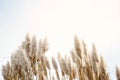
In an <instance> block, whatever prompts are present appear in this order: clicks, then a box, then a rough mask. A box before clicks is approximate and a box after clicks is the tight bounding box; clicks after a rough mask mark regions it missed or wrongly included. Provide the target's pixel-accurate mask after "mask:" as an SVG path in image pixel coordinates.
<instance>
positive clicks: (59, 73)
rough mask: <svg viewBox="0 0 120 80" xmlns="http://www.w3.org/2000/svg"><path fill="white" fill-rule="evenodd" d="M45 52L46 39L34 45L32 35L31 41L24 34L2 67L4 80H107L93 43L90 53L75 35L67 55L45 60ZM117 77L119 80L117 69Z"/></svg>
mask: <svg viewBox="0 0 120 80" xmlns="http://www.w3.org/2000/svg"><path fill="white" fill-rule="evenodd" d="M48 49H49V47H48V41H47V39H46V38H45V39H44V40H40V41H39V43H37V41H36V37H35V36H33V37H32V38H30V36H29V35H28V34H27V35H26V37H25V41H23V42H22V44H21V46H20V47H19V48H18V50H16V52H15V53H13V54H12V55H11V60H10V61H8V62H7V64H6V65H3V66H2V75H3V78H4V80H110V75H109V72H108V71H107V69H106V63H105V61H104V59H103V57H102V56H100V55H98V54H97V50H96V47H95V45H94V44H93V45H92V52H91V53H90V52H89V51H88V50H87V45H86V43H85V42H84V41H83V40H81V41H79V39H78V37H77V36H75V37H74V48H73V49H71V51H70V55H69V56H68V55H65V56H64V57H61V54H60V53H58V55H57V59H55V58H54V57H52V58H51V59H48V57H47V56H46V55H45V54H46V52H47V51H48ZM99 56H100V57H99ZM116 77H117V80H120V68H119V67H118V66H117V67H116Z"/></svg>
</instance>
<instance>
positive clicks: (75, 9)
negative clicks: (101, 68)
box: [0, 0, 120, 80]
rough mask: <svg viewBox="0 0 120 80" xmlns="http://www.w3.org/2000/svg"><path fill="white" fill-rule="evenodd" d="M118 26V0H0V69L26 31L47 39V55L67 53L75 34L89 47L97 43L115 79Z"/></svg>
mask: <svg viewBox="0 0 120 80" xmlns="http://www.w3.org/2000/svg"><path fill="white" fill-rule="evenodd" d="M119 26H120V1H119V0H19V1H18V0H0V36H1V39H0V45H1V46H0V71H1V66H2V65H3V64H5V63H4V62H6V61H7V60H8V59H9V58H10V55H11V54H12V53H13V52H15V50H16V49H18V46H20V44H21V43H22V41H23V40H24V38H25V36H26V33H28V32H29V33H30V36H32V35H36V37H37V39H43V38H44V37H47V38H48V42H49V45H50V52H51V54H50V55H53V54H52V53H54V54H55V53H57V52H58V51H60V52H61V53H62V52H63V53H67V52H69V50H70V49H71V48H72V47H73V37H74V36H75V35H77V36H78V37H79V38H80V39H83V40H85V41H86V43H87V44H88V46H90V45H89V44H91V43H92V42H93V43H95V44H96V47H97V50H98V53H99V54H102V55H103V56H104V58H105V61H106V62H107V67H108V70H109V72H110V75H111V76H112V77H111V78H112V80H115V66H116V64H118V65H120V63H119V61H120V58H119V56H120V31H119ZM53 48H54V50H53ZM1 78H2V76H1V73H0V80H1Z"/></svg>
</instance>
